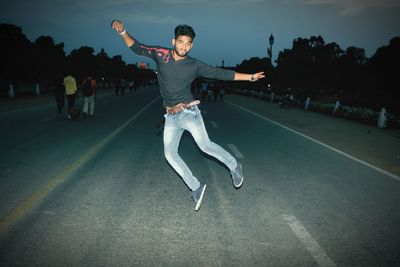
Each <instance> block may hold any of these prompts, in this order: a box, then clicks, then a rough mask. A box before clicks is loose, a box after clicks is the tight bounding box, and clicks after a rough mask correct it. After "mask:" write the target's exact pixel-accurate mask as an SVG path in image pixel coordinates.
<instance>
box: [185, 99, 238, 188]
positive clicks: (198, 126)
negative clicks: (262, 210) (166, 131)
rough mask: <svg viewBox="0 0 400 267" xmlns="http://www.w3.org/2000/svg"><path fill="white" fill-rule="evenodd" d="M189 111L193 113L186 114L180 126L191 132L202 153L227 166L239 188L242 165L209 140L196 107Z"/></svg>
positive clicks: (235, 185)
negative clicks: (190, 114) (191, 114)
mask: <svg viewBox="0 0 400 267" xmlns="http://www.w3.org/2000/svg"><path fill="white" fill-rule="evenodd" d="M191 112H193V113H194V115H193V116H186V117H185V118H186V119H185V120H182V121H181V124H182V125H181V127H183V128H185V129H186V130H188V131H189V132H190V133H191V134H192V136H193V138H194V140H195V141H196V143H197V145H198V146H199V148H200V149H201V150H202V151H203V152H204V153H207V154H208V155H210V156H213V157H215V158H217V159H218V160H219V161H221V162H222V163H224V164H225V165H226V166H227V167H228V168H229V170H230V171H231V176H232V181H233V185H234V187H235V188H239V187H240V186H241V185H242V183H243V171H242V165H241V164H240V163H239V162H238V161H237V160H236V159H235V158H234V157H233V156H232V155H231V154H229V153H228V152H227V151H226V150H225V149H223V148H222V147H220V146H219V145H217V144H215V143H213V142H211V141H210V139H209V137H208V134H207V131H206V128H205V126H204V121H203V117H202V116H201V112H200V110H199V109H198V107H197V106H196V107H193V110H191Z"/></svg>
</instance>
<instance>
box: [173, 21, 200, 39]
mask: <svg viewBox="0 0 400 267" xmlns="http://www.w3.org/2000/svg"><path fill="white" fill-rule="evenodd" d="M180 35H186V36H189V37H190V38H192V39H194V37H196V33H195V32H194V30H193V28H192V27H190V26H188V25H185V24H181V25H178V26H176V28H175V38H178V36H180Z"/></svg>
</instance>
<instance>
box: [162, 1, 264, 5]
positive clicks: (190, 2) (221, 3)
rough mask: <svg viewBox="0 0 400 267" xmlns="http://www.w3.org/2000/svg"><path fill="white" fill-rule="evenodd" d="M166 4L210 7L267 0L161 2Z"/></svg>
mask: <svg viewBox="0 0 400 267" xmlns="http://www.w3.org/2000/svg"><path fill="white" fill-rule="evenodd" d="M160 1H161V2H162V3H166V4H190V5H192V4H202V5H209V6H228V5H230V6H232V5H248V4H253V3H260V2H265V0H160Z"/></svg>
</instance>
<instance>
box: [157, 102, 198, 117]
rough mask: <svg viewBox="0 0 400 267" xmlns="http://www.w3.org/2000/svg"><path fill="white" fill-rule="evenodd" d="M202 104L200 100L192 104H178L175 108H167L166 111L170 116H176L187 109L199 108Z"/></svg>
mask: <svg viewBox="0 0 400 267" xmlns="http://www.w3.org/2000/svg"><path fill="white" fill-rule="evenodd" d="M198 104H200V100H193V101H192V102H189V103H179V104H176V105H175V106H173V107H168V106H167V107H165V109H166V111H167V113H168V114H171V115H175V114H178V113H179V112H181V111H184V110H185V109H188V108H191V107H193V106H197V105H198Z"/></svg>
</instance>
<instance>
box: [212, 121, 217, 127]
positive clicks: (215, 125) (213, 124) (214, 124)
mask: <svg viewBox="0 0 400 267" xmlns="http://www.w3.org/2000/svg"><path fill="white" fill-rule="evenodd" d="M210 124H211V125H212V126H213V127H214V128H218V124H217V123H216V122H215V121H210Z"/></svg>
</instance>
